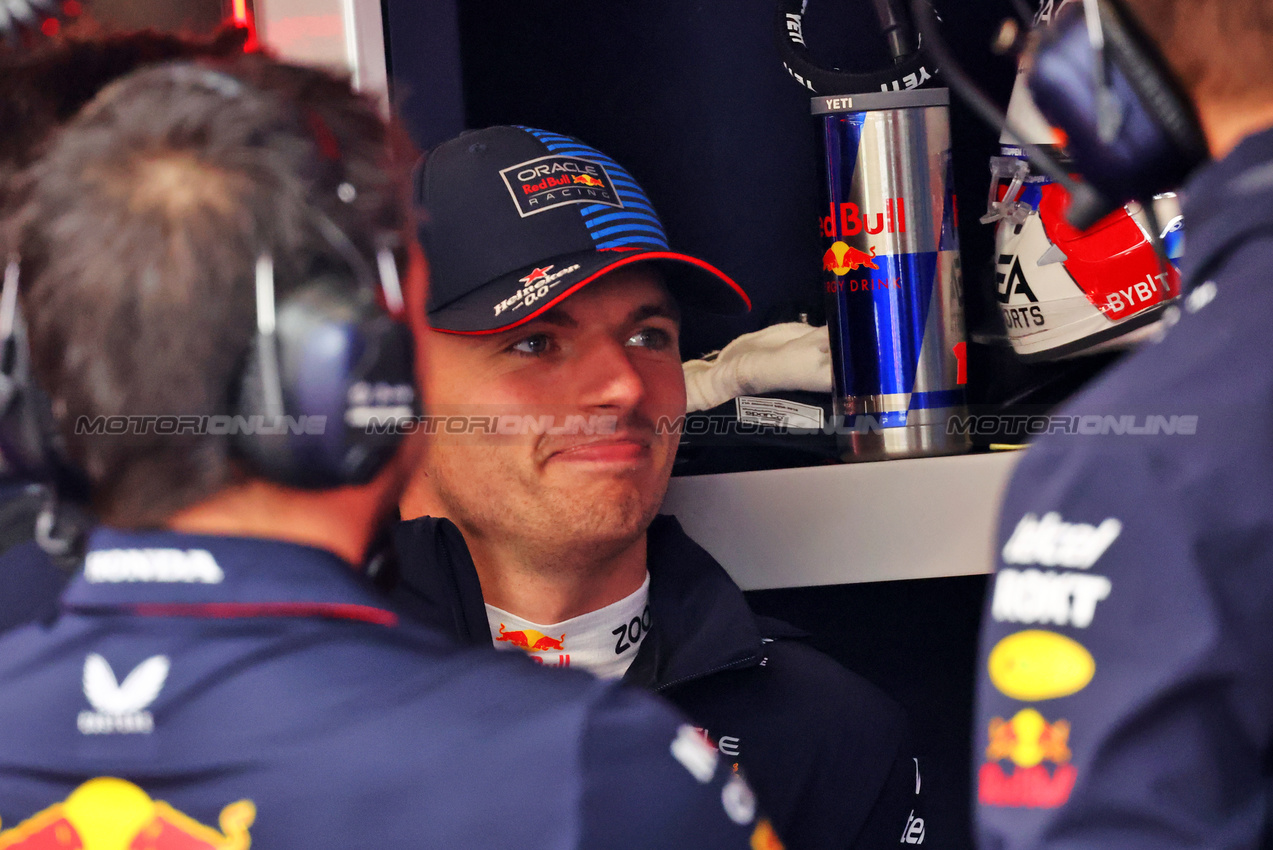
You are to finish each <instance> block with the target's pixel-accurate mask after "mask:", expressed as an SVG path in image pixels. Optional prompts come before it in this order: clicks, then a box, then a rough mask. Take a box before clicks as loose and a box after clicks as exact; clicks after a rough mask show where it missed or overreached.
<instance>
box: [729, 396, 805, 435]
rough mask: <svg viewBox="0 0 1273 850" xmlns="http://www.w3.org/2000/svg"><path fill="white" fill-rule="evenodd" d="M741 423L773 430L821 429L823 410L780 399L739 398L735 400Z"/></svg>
mask: <svg viewBox="0 0 1273 850" xmlns="http://www.w3.org/2000/svg"><path fill="white" fill-rule="evenodd" d="M734 404H735V406H736V408H737V411H738V421H739V422H752V423H754V424H756V425H768V426H770V427H773V428H809V429H814V428H821V427H822V408H820V407H816V406H814V405H812V404H799V403H797V402H794V401H786V400H784V399H780V398H756V397H755V396H748V395H744V396H739V397H738V398H736V399H734Z"/></svg>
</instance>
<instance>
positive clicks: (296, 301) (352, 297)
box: [233, 278, 418, 489]
mask: <svg viewBox="0 0 1273 850" xmlns="http://www.w3.org/2000/svg"><path fill="white" fill-rule="evenodd" d="M355 293H356V294H355ZM271 343H272V344H274V345H275V346H276V356H275V357H274V358H270V357H263V356H262V351H261V346H262V345H269V344H271ZM271 361H272V362H275V363H277V375H276V376H269V375H267V374H265V372H266V370H268V369H269V366H268V364H269V363H270V362H271ZM413 363H414V361H413V346H412V339H411V332H410V330H409V329H408V328H407V327H406V326H405V325H403V324H402V323H400V322H396V321H394V320H393V319H391V318H390V317H389V316H388V315H386V314H385V313H384V311H383V310H382V309H380V308H379V307H378V306H377V305H376V304H375V303H374V301H373V300H372V298H371V296H370V294H369V293H367V292H366V291H365V289H364V288H359V287H357V286H355V285H352V284H351V283H350V282H349V281H347V280H340V279H338V278H320V279H318V280H316V281H312V282H310V283H308V284H306V285H305V286H303V287H301V288H300V289H299V290H298V291H296V292H293V293H292V294H291V295H289V296H288V298H287V299H286V300H285V301H284V302H283V303H282V304H281V305H280V307H279V308H278V311H277V330H276V333H275V334H274V336H273V337H264V336H261V335H258V336H257V337H256V339H255V341H254V344H253V346H252V349H251V351H250V352H249V355H248V360H247V363H246V364H245V367H244V369H243V372H242V380H241V386H240V391H239V400H238V412H237V415H236V417H235V420H234V423H233V426H234V429H235V432H234V435H233V441H234V445H235V448H236V449H237V451H238V452H239V453H240V454H241V455H242V456H244V457H245V458H246V459H247V460H248V461H249V463H250V464H251V466H252V468H253V470H254V471H255V472H257V473H258V474H260V475H262V476H264V477H266V478H268V479H270V480H272V481H276V482H278V483H281V484H286V485H289V486H293V487H303V488H308V489H323V488H331V487H340V486H345V485H351V484H364V483H366V482H368V481H370V480H371V479H372V478H374V477H375V475H376V474H377V473H378V472H379V471H380V470H381V469H382V468H383V467H384V465H385V464H386V463H387V462H388V461H389V459H390V458H391V457H393V454H394V452H396V451H397V449H398V446H399V445H400V444H401V442H402V439H403V434H402V431H401V430H400V429H398V428H397V427H395V424H396V422H397V420H398V419H400V418H402V417H406V416H413V415H415V414H416V413H417V409H418V408H417V405H416V401H415V398H416V395H415V380H414V369H413ZM274 382H276V383H277V386H279V388H280V389H281V397H282V405H281V410H280V409H279V407H278V406H277V405H275V404H273V403H272V402H271V399H270V395H271V393H270V390H269V389H268V387H269V386H270V384H271V383H274ZM278 414H281V416H280V415H278Z"/></svg>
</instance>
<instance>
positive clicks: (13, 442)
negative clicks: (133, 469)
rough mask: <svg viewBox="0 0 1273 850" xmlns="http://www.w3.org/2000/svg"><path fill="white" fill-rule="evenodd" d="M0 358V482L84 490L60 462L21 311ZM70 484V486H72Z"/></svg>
mask: <svg viewBox="0 0 1273 850" xmlns="http://www.w3.org/2000/svg"><path fill="white" fill-rule="evenodd" d="M3 346H4V347H3V350H0V357H2V358H3V363H2V364H0V367H2V368H0V465H2V467H3V474H4V476H5V477H6V478H15V479H18V480H22V481H38V482H47V483H59V484H65V485H67V486H68V488H69V489H70V490H72V491H74V492H72V493H69V495H76V496H78V495H79V493H80V491H81V490H83V489H84V485H83V482H82V480H81V477H80V475H79V474H78V472H75V471H74V470H73V468H72V466H71V465H70V463H69V462H68V461H67V460H66V450H65V443H64V441H63V440H62V436H61V434H59V433H58V430H57V423H56V421H55V419H54V416H53V406H52V403H51V401H50V399H49V397H48V395H47V394H46V393H45V392H44V390H43V389H41V388H40V386H39V384H38V383H37V382H36V380H35V375H34V374H33V373H32V368H31V353H30V349H29V348H28V342H27V333H26V323H25V321H24V320H23V318H22V312H21V310H18V311H17V312H16V314H15V317H14V328H13V333H12V335H11V336H10V337H9V338H8V339H7V340H5V341H4V342H3ZM72 485H74V486H72Z"/></svg>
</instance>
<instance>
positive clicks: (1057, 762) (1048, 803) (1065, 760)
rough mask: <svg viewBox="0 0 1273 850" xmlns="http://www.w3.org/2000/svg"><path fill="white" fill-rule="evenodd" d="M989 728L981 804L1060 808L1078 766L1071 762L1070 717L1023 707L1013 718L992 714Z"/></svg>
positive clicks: (979, 782) (979, 777) (981, 777)
mask: <svg viewBox="0 0 1273 850" xmlns="http://www.w3.org/2000/svg"><path fill="white" fill-rule="evenodd" d="M987 731H988V733H989V735H988V743H987V745H986V763H985V764H983V765H982V766H981V769H980V771H979V772H978V775H977V800H978V801H979V802H980V803H981V804H983V805H986V806H1015V807H1026V808H1034V809H1054V808H1056V807H1058V806H1061V805H1063V804H1064V803H1065V801H1066V800H1068V799H1069V798H1070V791H1071V790H1073V788H1074V780H1075V779H1076V778H1077V777H1078V771H1077V770H1076V769H1075V767H1074V765H1072V764H1070V758H1071V756H1072V753H1071V752H1070V746H1069V744H1070V724H1069V721H1067V720H1055V721H1051V722H1049V721H1048V720H1047V719H1045V718H1044V716H1043V715H1042V714H1040V713H1039V712H1038V711H1036V710H1035V709H1033V708H1023V709H1021V710H1020V711H1018V712H1017V713H1016V714H1014V715H1013V716H1012V718H1011V719H1010V720H1004V719H1003V718H1002V717H995V718H992V719H991V720H990V726H989V729H988V730H987ZM1049 763H1050V764H1051V768H1049V767H1048V764H1049Z"/></svg>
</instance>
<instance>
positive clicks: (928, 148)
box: [813, 88, 970, 461]
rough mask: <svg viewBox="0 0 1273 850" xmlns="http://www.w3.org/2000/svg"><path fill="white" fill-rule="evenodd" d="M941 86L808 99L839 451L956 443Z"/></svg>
mask: <svg viewBox="0 0 1273 850" xmlns="http://www.w3.org/2000/svg"><path fill="white" fill-rule="evenodd" d="M949 104H950V94H949V91H948V90H947V89H940V88H933V89H916V90H912V91H898V92H871V93H867V94H855V95H840V96H834V97H821V96H820V97H815V98H814V99H813V114H814V115H820V116H822V122H823V140H824V143H825V148H824V150H825V154H826V168H827V195H826V199H825V206H824V207H823V208H822V212H821V214H820V215H819V219H818V227H819V230H820V231H821V233H822V240H823V246H824V249H825V250H824V252H823V255H822V269H823V272H822V275H823V277H822V280H823V287H824V290H825V292H826V298H827V324H828V326H829V329H830V334H831V357H832V368H833V372H834V390H835V419H836V426H837V433H838V435H839V446H840V453H841V457H842V458H843V459H844V460H850V461H857V460H884V459H888V458H900V457H920V456H924V455H942V454H954V453H957V452H962V451H966V450H967V449H968V448H969V447H970V441H969V438H968V436H967V435H966V434H953V433H949V431H950V429H948V427H947V422H948V421H949V420H950V418H951V417H953V416H964V415H965V413H966V400H965V397H964V387H965V385H966V383H967V359H966V357H967V345H966V343H965V340H964V317H963V301H962V297H963V294H962V283H961V278H960V266H959V240H958V236H957V233H956V221H955V198H954V193H953V190H952V178H951V158H950V116H949Z"/></svg>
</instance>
